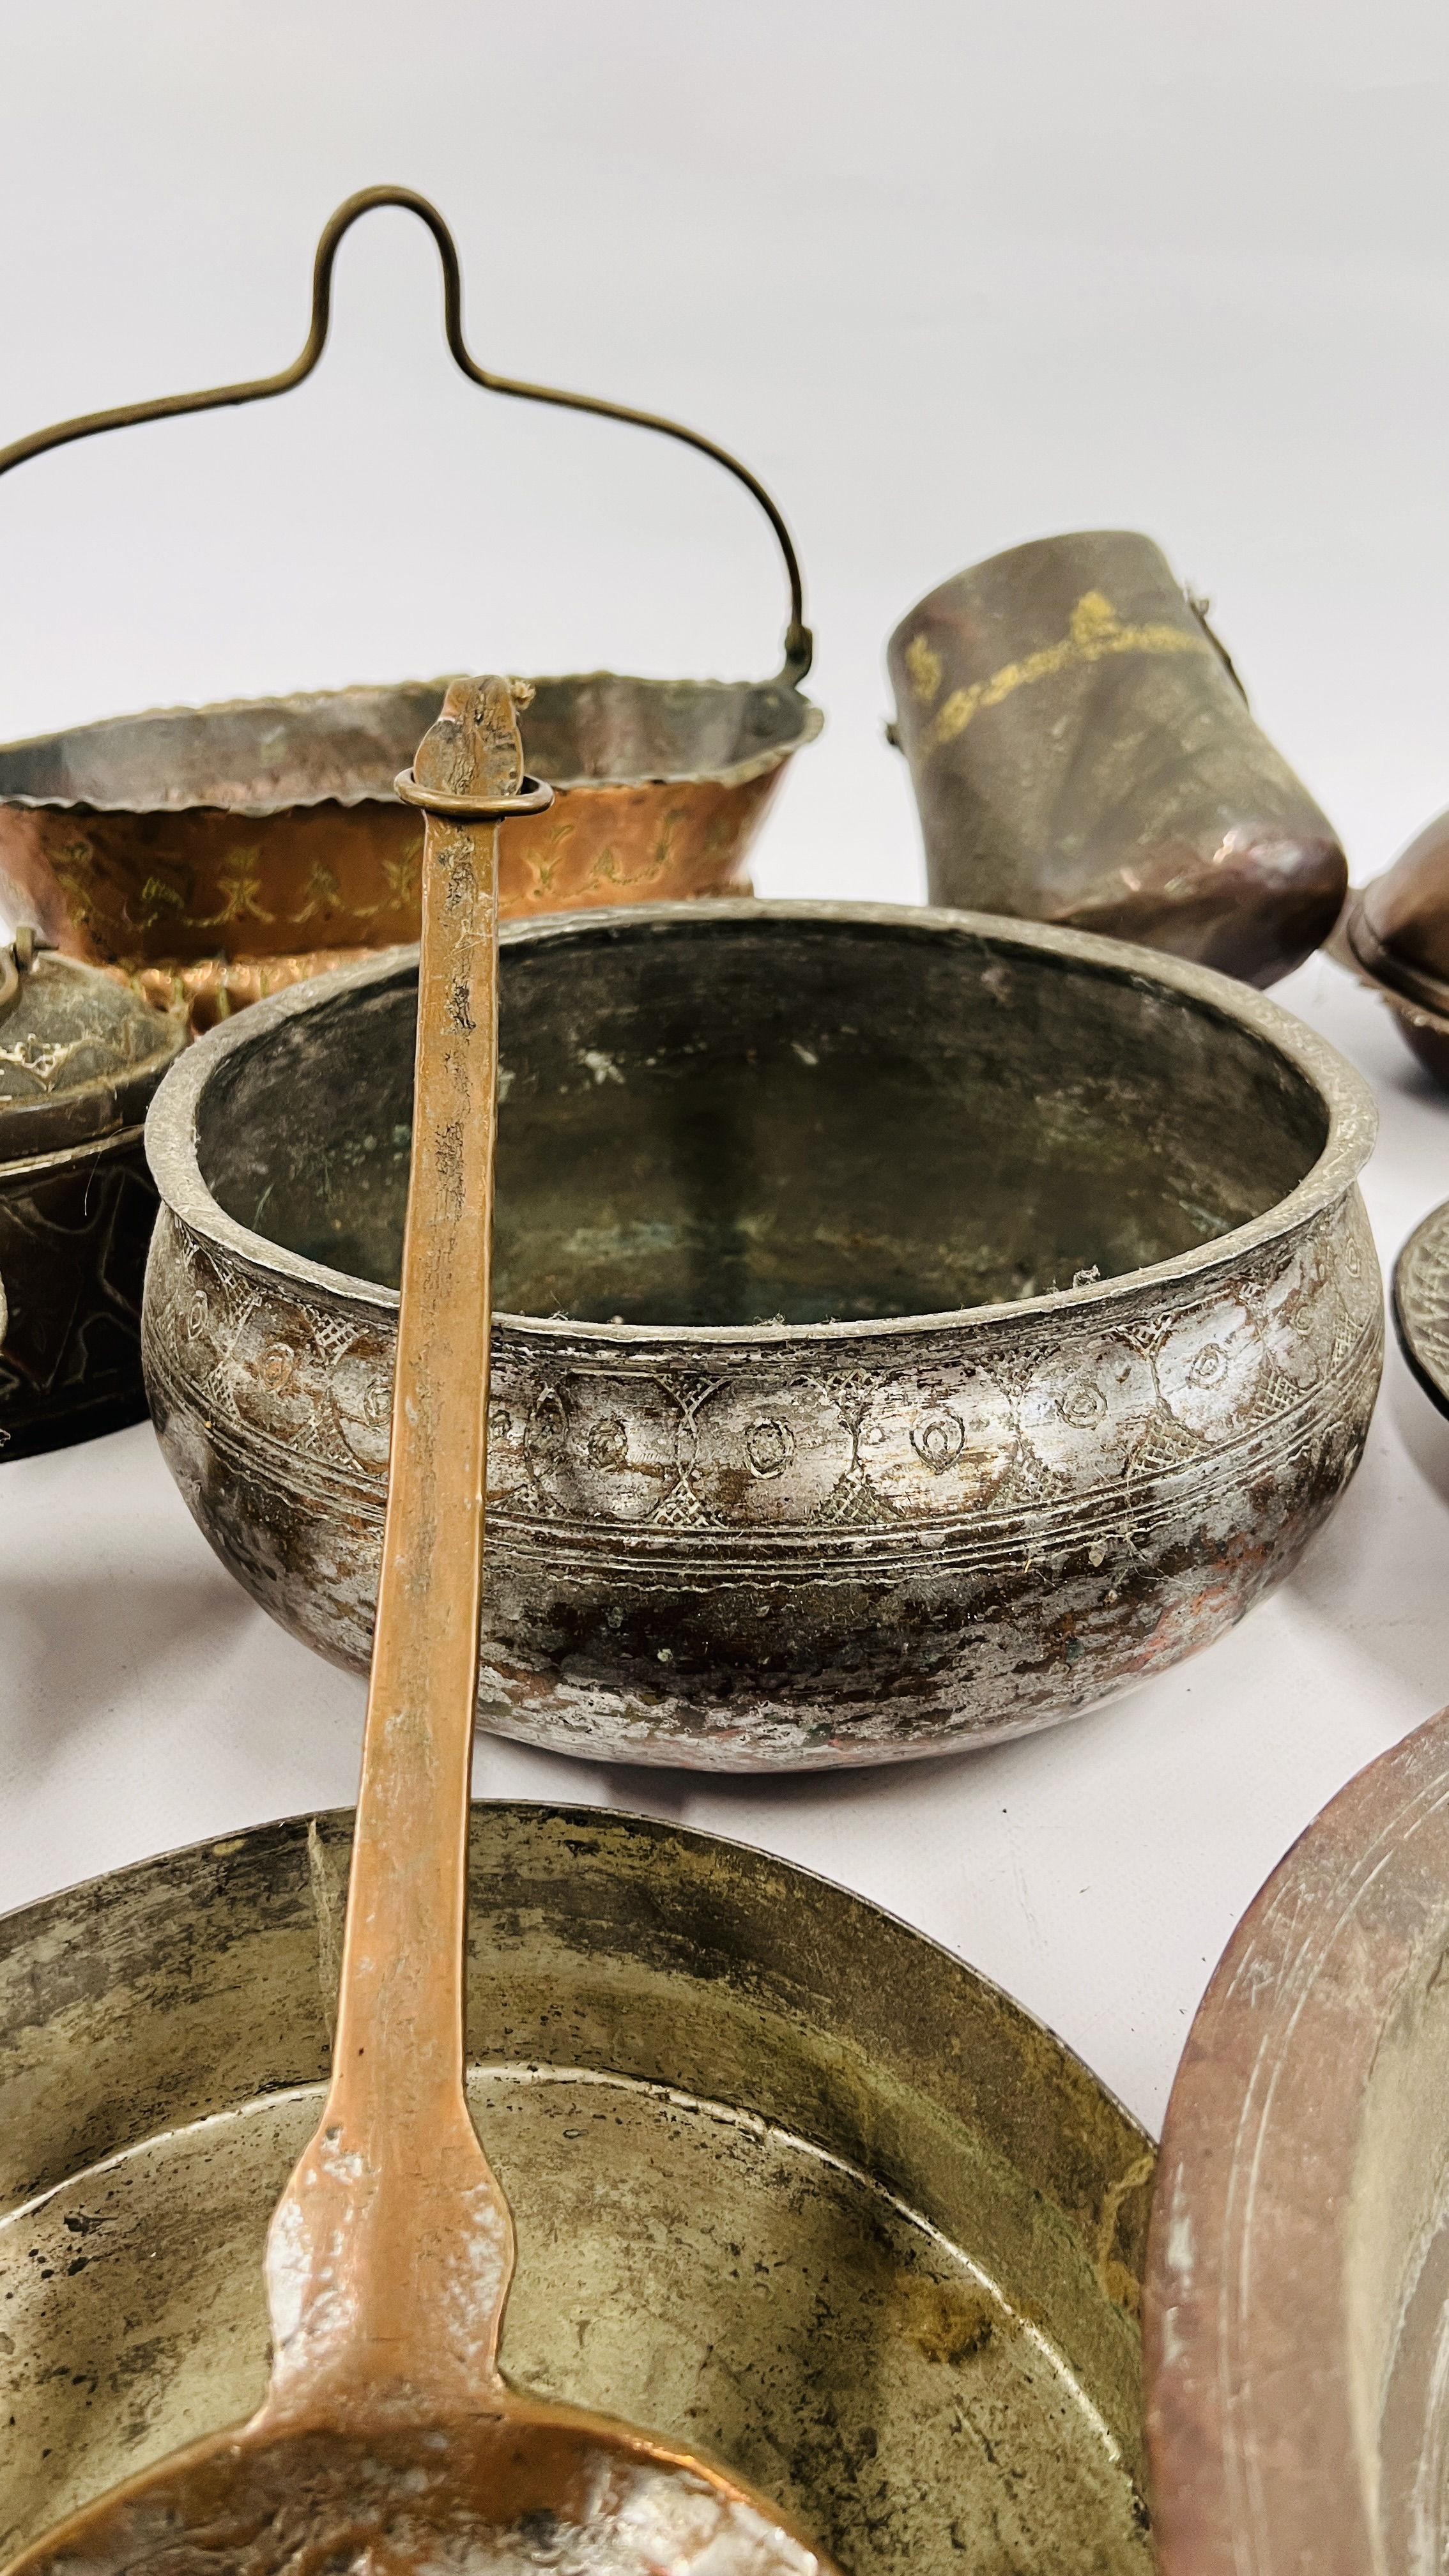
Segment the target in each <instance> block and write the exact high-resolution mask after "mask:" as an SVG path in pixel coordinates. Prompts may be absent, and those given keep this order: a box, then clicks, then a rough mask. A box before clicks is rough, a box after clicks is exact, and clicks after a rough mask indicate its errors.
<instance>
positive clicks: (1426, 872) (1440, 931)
mask: <svg viewBox="0 0 1449 2576" xmlns="http://www.w3.org/2000/svg"><path fill="white" fill-rule="evenodd" d="M1333 953H1334V954H1335V956H1336V957H1337V958H1338V962H1339V964H1340V965H1343V966H1347V967H1349V968H1350V969H1351V970H1352V972H1353V973H1354V974H1356V975H1357V976H1358V978H1359V981H1360V983H1364V984H1367V985H1369V986H1370V987H1371V988H1372V990H1373V991H1374V992H1376V993H1378V994H1379V996H1380V998H1381V999H1382V1000H1383V1001H1385V1002H1387V1003H1388V1005H1389V1008H1390V1009H1391V1010H1392V1012H1393V1014H1394V1017H1395V1018H1396V1020H1397V1021H1398V1024H1399V1027H1400V1029H1401V1030H1402V1032H1403V1035H1404V1039H1405V1042H1406V1044H1407V1045H1409V1046H1410V1047H1412V1049H1413V1051H1414V1053H1415V1055H1416V1056H1417V1057H1418V1059H1419V1061H1420V1063H1421V1064H1423V1065H1425V1066H1427V1068H1428V1070H1429V1072H1430V1073H1432V1075H1433V1076H1434V1079H1435V1081H1436V1082H1440V1083H1442V1084H1443V1085H1444V1087H1445V1089H1446V1090H1449V813H1445V814H1436V816H1435V817H1434V820H1433V822H1432V823H1426V824H1425V826H1424V829H1423V831H1422V832H1419V833H1416V835H1415V837H1414V839H1413V840H1412V841H1411V842H1410V843H1409V845H1408V848H1407V849H1406V850H1402V851H1401V852H1400V853H1399V856H1398V857H1397V858H1396V859H1395V861H1394V864H1393V866H1392V867H1391V868H1386V869H1385V871H1384V873H1383V875H1382V876H1380V877H1375V878H1374V880H1373V883H1372V884H1371V885H1367V886H1365V887H1364V889H1363V891H1362V892H1361V893H1358V894H1351V895H1350V896H1349V899H1348V903H1347V905H1346V907H1345V909H1344V915H1343V919H1342V921H1341V923H1340V925H1339V928H1338V931H1337V933H1336V934H1335V937H1334V943H1333Z"/></svg>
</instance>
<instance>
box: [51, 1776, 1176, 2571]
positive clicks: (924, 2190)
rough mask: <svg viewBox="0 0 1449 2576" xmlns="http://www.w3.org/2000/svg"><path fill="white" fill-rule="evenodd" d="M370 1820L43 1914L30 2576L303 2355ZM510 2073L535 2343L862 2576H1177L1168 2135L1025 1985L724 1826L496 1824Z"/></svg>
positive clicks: (487, 1823) (473, 2077)
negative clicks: (1154, 2181) (281, 2223)
mask: <svg viewBox="0 0 1449 2576" xmlns="http://www.w3.org/2000/svg"><path fill="white" fill-rule="evenodd" d="M351 1829H352V1819H351V1817H350V1816H349V1815H324V1816H319V1817H315V1818H313V1819H311V1820H310V1821H309V1820H307V1819H305V1818H298V1819H295V1820H294V1821H292V1822H290V1823H286V1824H273V1825H263V1826H259V1827H257V1828H255V1829H254V1830H253V1831H251V1832H249V1833H244V1834H239V1835H236V1836H234V1837H232V1838H230V1839H228V1840H225V1841H222V1842H217V1843H213V1844H210V1845H204V1846H200V1847H197V1848H195V1849H193V1850H190V1851H183V1852H176V1853H173V1854H171V1855H170V1856H169V1857H167V1858H165V1859H162V1860H150V1861H145V1862H143V1863H141V1864H140V1865H139V1866H138V1867H135V1868H131V1869H124V1870H118V1871H116V1872H115V1873H114V1874H113V1875H112V1876H110V1877H108V1878H101V1879H97V1880H95V1881H93V1882H92V1884H91V1885H89V1886H87V1887H80V1888H76V1889H73V1890H71V1891H70V1892H69V1893H68V1894H66V1895H63V1896H55V1897H49V1898H47V1899H46V1900H45V1901H44V1902H43V1903H41V1904H38V1905H32V1906H30V1907H28V1908H27V1909H26V1910H25V1911H24V1912H23V1913H19V1914H14V1915H11V1916H10V1917H9V1919H8V1920H6V1921H4V1922H3V1923H0V2318H3V2329H0V2424H4V2423H5V2422H6V2419H8V2430H5V2431H4V2434H3V2460H4V2469H3V2475H0V2560H4V2561H7V2562H8V2560H9V2559H10V2557H11V2555H12V2553H13V2552H14V2551H16V2550H17V2549H18V2548H19V2547H20V2546H21V2545H22V2543H23V2542H25V2541H26V2540H30V2539H33V2538H35V2537H36V2535H37V2534H38V2533H39V2532H40V2531H42V2530H43V2529H44V2528H45V2527H46V2526H47V2525H48V2524H49V2523H50V2522H51V2520H52V2519H54V2518H55V2517H56V2516H57V2515H59V2514H60V2513H62V2512H64V2511H66V2510H68V2509H69V2508H70V2507H72V2506H73V2505H76V2504H78V2503H80V2502H82V2501H83V2500H85V2499H86V2498H87V2497H89V2496H93V2495H95V2494H96V2493H98V2492H100V2491H102V2490H103V2489H104V2488H105V2487H106V2486H108V2485H109V2484H110V2483H112V2482H113V2481H114V2480H116V2479H119V2478H120V2477H122V2476H126V2475H129V2474H130V2473H131V2472H133V2471H135V2470H137V2469H140V2468H143V2467H145V2466H146V2465H148V2464H149V2463H150V2462H152V2461H154V2460H156V2459H159V2458H161V2457H163V2456H164V2455H165V2453H166V2452H167V2451H169V2450H170V2449H172V2448H173V2447H174V2446H175V2445H177V2444H179V2443H182V2442H185V2441H187V2440H189V2439H190V2438H192V2437H193V2436H194V2435H195V2434H197V2433H200V2432H202V2431H206V2430H210V2429H212V2428H214V2427H215V2426H216V2425H218V2424H223V2423H225V2422H226V2421H227V2420H228V2419H229V2418H236V2417H239V2416H242V2415H245V2414H246V2413H247V2412H248V2411H249V2410H250V2409H251V2408H252V2407H253V2406H254V2405H255V2404H256V2403H257V2402H258V2401H259V2399H260V2397H261V2395H262V2391H263V2388H264V2385H265V2380H266V2366H267V2329H266V2316H265V2310H264V2306H263V2299H262V2272H261V2247H262V2239H263V2235H264V2232H265V2228H266V2223H267V2219H268V2216H269V2214H270V2211H271V2208H272V2204H273V2202H274V2201H275V2199H276V2197H277V2194H278V2192H279V2191H280V2189H281V2187H282V2185H283V2183H284V2182H285V2180H286V2177H287V2174H288V2172H289V2170H290V2168H291V2165H292V2162H293V2160H294V2158H295V2157H296V2155H297V2154H298V2152H299V2151H300V2149H301V2147H302V2145H303V2143H304V2142H305V2140H306V2138H307V2136H308V2134H309V2123H310V2124H313V2125H315V2122H316V2119H317V2116H318V2105H319V2103H320V2100H321V2095H322V2088H323V2081H324V2078H325V2075H326V2071H327V2066H328V2054H329V2041H330V2029H329V2021H330V2014H331V2009H332V2004H333V1999H334V1998H335V1995H336V1990H337V1956H338V1942H339V1936H340V1931H341V1907H342V1895H343V1886H344V1881H345V1877H346V1871H347V1863H348V1855H349V1849H350V1838H351ZM470 1878H471V1890H470V1925H471V1932H470V1937H471V1959H470V1971H469V1995H468V2034H467V2046H468V2059H469V2069H470V2072H469V2090H470V2093H471V2095H472V2098H473V2101H474V2103H475V2105H476V2107H477V2110H478V2114H479V2118H480V2125H481V2126H482V2129H483V2133H484V2135H485V2137H486V2138H487V2141H488V2152H489V2155H490V2156H491V2157H492V2158H493V2159H494V2161H495V2163H496V2164H497V2166H498V2169H499V2172H500V2174H501V2177H502V2180H503V2183H504V2187H505V2189H506V2190H507V2192H508V2196H509V2199H510V2200H511V2202H512V2204H513V2207H514V2211H515V2213H516V2216H517V2221H518V2240H519V2268H518V2277H517V2280H516V2283H515V2286H514V2290H513V2294H512V2297H511V2299H510V2301H509V2307H508V2321H507V2326H506V2329H505V2334H504V2342H503V2362H504V2367H505V2368H506V2369H507V2370H508V2371H509V2373H510V2374H511V2375H512V2376H513V2377H514V2378H515V2379H516V2380H517V2381H518V2382H519V2383H520V2384H521V2385H522V2386H524V2387H525V2388H528V2389H532V2390H535V2391H537V2392H539V2393H541V2394H542V2393H547V2394H550V2395H553V2396H556V2397H567V2398H570V2399H573V2400H576V2401H578V2402H579V2403H582V2404H584V2405H592V2406H601V2407H605V2408H607V2409H609V2410H611V2411H613V2412H616V2413H617V2412H623V2413H624V2414H626V2415H628V2416H630V2417H632V2418H633V2419H634V2420H635V2421H637V2422H641V2423H646V2424H651V2425H655V2426H657V2427H658V2428H659V2429H660V2430H661V2431H662V2432H664V2433H667V2434H672V2435H675V2436H684V2437H686V2438H688V2439H689V2440H691V2441H697V2442H700V2443H702V2444H703V2445H704V2446H705V2447H706V2448H708V2449H710V2450H711V2451H713V2452H714V2453H715V2454H716V2455H717V2456H719V2457H720V2458H722V2459H724V2460H725V2461H727V2462H729V2463H730V2464H732V2465H733V2466H734V2467H735V2468H737V2469H739V2470H741V2471H743V2473H744V2474H745V2475H746V2476H747V2477H748V2478H750V2479H752V2480H753V2481H754V2482H755V2483H756V2484H757V2485H758V2486H759V2487H761V2488H762V2489H763V2490H764V2491H765V2492H766V2493H767V2494H768V2495H770V2496H772V2497H773V2498H775V2499H776V2500H777V2501H778V2502H779V2503H780V2504H781V2505H783V2506H786V2507H788V2508H791V2509H793V2510H794V2511H795V2512H796V2513H797V2514H798V2516H799V2517H800V2520H801V2522H802V2523H803V2524H804V2526H805V2527H806V2528H807V2529H808V2530H810V2531H812V2532H814V2533H817V2534H818V2535H819V2537H820V2539H821V2540H822V2541H823V2542H824V2544H825V2545H826V2546H827V2547H828V2548H829V2549H831V2550H832V2551H833V2552H834V2553H835V2555H836V2557H837V2558H838V2560H839V2562H840V2564H841V2565H842V2566H843V2567H844V2568H846V2569H848V2570H850V2571H851V2576H905V2571H907V2570H909V2571H910V2576H948V2571H949V2576H955V2571H956V2570H958V2569H960V2568H962V2567H968V2568H975V2569H979V2570H982V2571H987V2570H990V2571H997V2570H1000V2571H1002V2576H1004V2571H1006V2570H1007V2569H1009V2568H1018V2567H1034V2568H1042V2569H1046V2568H1050V2569H1051V2570H1052V2571H1053V2576H1151V2567H1152V2559H1151V2544H1150V2541H1149V2540H1148V2538H1147V2536H1146V2522H1147V2515H1146V2509H1145V2507H1144V2504H1143V2501H1142V2489H1141V2413H1140V2409H1141V2395H1140V2368H1141V2358H1140V2344H1139V2339H1138V2331H1137V2324H1136V2313H1135V2312H1136V2305H1137V2296H1138V2289H1137V2284H1138V2279H1139V2276H1140V2272H1141V2262H1142V2244H1143V2237H1144V2234H1145V2229H1146V2217H1147V2202H1148V2195H1149V2190H1150V2185H1151V2177H1152V2168H1153V2151H1152V2147H1151V2144H1150V2142H1149V2140H1148V2139H1147V2138H1146V2137H1145V2136H1144V2134H1143V2132H1142V2131H1141V2130H1140V2129H1139V2128H1138V2127H1137V2125H1136V2123H1135V2122H1134V2121H1132V2120H1131V2119H1129V2118H1128V2116H1127V2114H1126V2113H1125V2112H1124V2111H1123V2110H1122V2109H1121V2108H1120V2107H1119V2105H1118V2104H1117V2103H1116V2102H1114V2101H1113V2100H1112V2098H1111V2096H1110V2094H1108V2093H1107V2092H1106V2091H1105V2090H1104V2088H1103V2087H1102V2085H1101V2084H1099V2083H1098V2082H1097V2080H1096V2078H1095V2077H1094V2076H1093V2075H1091V2074H1090V2073H1089V2072H1088V2070H1087V2068H1086V2067H1085V2066H1083V2065H1082V2063H1081V2061H1080V2060H1079V2059H1077V2058H1075V2057H1073V2056H1072V2055H1071V2054H1070V2052H1069V2051H1068V2050H1066V2049H1065V2048H1063V2047H1062V2045H1061V2043H1060V2041H1059V2040H1057V2039H1055V2038H1053V2036H1052V2034H1051V2033H1050V2031H1048V2030H1045V2029H1043V2027H1042V2025H1041V2024H1040V2022H1037V2021H1034V2020H1032V2018H1031V2017H1030V2015H1029V2014H1027V2013H1025V2012H1023V2011H1022V2010H1021V2009H1020V2007H1019V2006H1018V2005H1016V2004H1013V2003H1011V2002H1010V2001H1009V2000H1008V1998H1007V1997H1006V1996H1005V1995H1003V1994H1001V1993H1000V1992H999V1991H998V1990H997V1989H996V1988H995V1987H994V1986H991V1985H989V1984H988V1983H987V1982H986V1980H985V1979H984V1978H982V1977H980V1976H978V1975H977V1974H976V1973H975V1971H974V1970H973V1969H971V1968H969V1967H966V1966H964V1965H963V1964H962V1962H961V1961H960V1960H958V1959H955V1958H952V1957H951V1956H949V1954H948V1953H947V1952H945V1951H944V1950H940V1949H938V1948H937V1947H936V1946H935V1944H934V1943H933V1942H930V1941H927V1940H924V1939H923V1938H922V1937H921V1935H920V1934H919V1933H915V1932H911V1931H908V1930H907V1929H906V1927H905V1926H904V1925H903V1924H900V1923H897V1922H894V1921H892V1919H891V1918H890V1917H889V1916H888V1915H884V1914H881V1913H879V1912H878V1911H877V1910H876V1908H875V1907H873V1906H871V1905H867V1904H865V1903H864V1902H863V1901H862V1900H861V1899H860V1898H859V1897H855V1896H849V1895H847V1894H846V1893H845V1892H844V1890H843V1889H840V1888H837V1887H831V1886H829V1885H827V1884H826V1883H825V1882H824V1881H823V1880H821V1879H818V1878H813V1877H811V1876H810V1875H809V1873H808V1872H806V1871H804V1870H801V1869H795V1868H792V1867H790V1866H789V1865H788V1864H787V1863H785V1862H783V1861H779V1860H773V1859H770V1858H767V1857H766V1855H765V1854H763V1853H761V1852H754V1851H744V1850H741V1849H739V1848H738V1847H737V1846H735V1845H734V1844H731V1843H724V1842H718V1841H715V1840H714V1839H713V1838H711V1837H710V1836H708V1835H704V1834H696V1833H688V1832H683V1831H681V1830H679V1829H678V1828H676V1827H672V1826H666V1825H661V1824H655V1823H651V1822H647V1821H645V1820H643V1819H641V1818H638V1817H626V1816H619V1815H611V1814H601V1813H598V1812H593V1811H590V1810H589V1809H587V1808H577V1807H573V1808H569V1807H565V1808H551V1807H528V1806H514V1805H496V1806H491V1805H490V1806H480V1807H475V1809H474V1811H473V1819H472V1867H471V1872H470Z"/></svg>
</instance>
